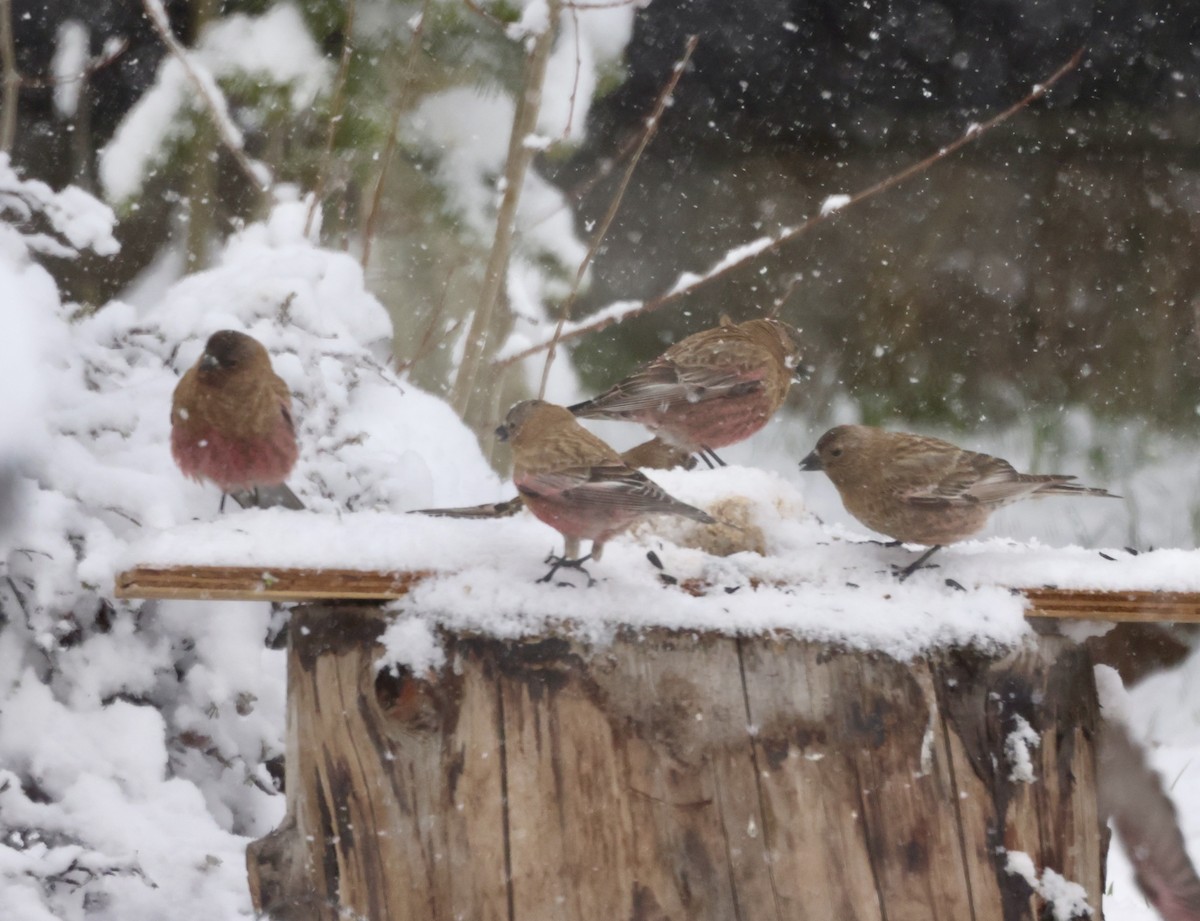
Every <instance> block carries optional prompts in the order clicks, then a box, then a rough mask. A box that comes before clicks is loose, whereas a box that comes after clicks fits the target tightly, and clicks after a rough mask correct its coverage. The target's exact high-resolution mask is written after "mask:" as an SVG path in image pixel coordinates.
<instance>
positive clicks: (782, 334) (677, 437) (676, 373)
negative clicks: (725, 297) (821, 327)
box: [570, 317, 807, 467]
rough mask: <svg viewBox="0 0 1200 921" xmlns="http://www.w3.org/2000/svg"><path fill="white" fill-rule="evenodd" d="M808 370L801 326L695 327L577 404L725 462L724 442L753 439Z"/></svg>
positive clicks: (585, 413) (580, 411) (581, 410)
mask: <svg viewBox="0 0 1200 921" xmlns="http://www.w3.org/2000/svg"><path fill="white" fill-rule="evenodd" d="M806 370H807V369H806V368H805V367H804V366H803V365H802V364H801V362H800V347H799V337H798V334H797V332H796V330H794V329H792V328H791V327H789V326H787V325H786V324H784V323H780V322H779V321H778V320H772V319H764V320H748V321H746V322H745V323H738V324H736V325H735V324H734V323H733V322H732V321H731V320H730V319H729V318H728V317H722V318H721V325H720V326H717V327H715V328H714V329H706V330H702V331H701V332H698V333H695V334H693V335H691V336H688V337H687V338H686V339H683V340H681V341H679V342H677V343H675V345H673V346H671V347H670V348H669V349H667V350H666V351H665V352H663V353H662V354H661V355H660V356H659V357H658V358H656V359H654V361H652V362H650V364H648V365H646V366H645V367H643V368H641V369H640V370H638V371H635V372H634V373H633V374H632V375H630V376H629V377H627V378H625V379H624V380H622V381H619V382H618V383H616V384H614V385H613V386H612V387H610V388H609V389H608V390H606V391H605V392H604V393H602V394H600V395H599V396H598V397H596V398H594V399H591V400H587V401H586V402H583V403H577V404H576V405H575V406H572V407H570V409H571V412H573V413H574V414H575V415H577V416H581V417H584V418H589V419H591V418H594V419H622V420H626V421H630V422H640V423H641V424H642V425H644V426H646V427H647V428H649V429H650V430H652V431H653V432H654V433H655V434H656V435H658V436H659V437H660V438H662V439H663V440H664V441H666V442H668V443H670V444H672V445H675V446H676V447H679V448H682V449H683V450H685V451H687V452H688V453H691V454H699V455H700V456H701V457H703V458H704V460H705V462H706V463H708V465H709V466H710V467H712V466H713V462H714V461H715V462H716V463H718V464H722V465H723V464H724V461H722V460H721V459H720V458H719V457H717V455H716V453H715V449H716V448H723V447H725V446H726V445H731V444H736V443H737V442H739V441H742V440H743V439H745V438H749V437H750V436H751V435H753V434H754V433H755V432H757V431H758V430H759V429H761V428H762V427H763V426H764V425H766V424H767V421H768V420H769V419H770V418H771V416H773V415H774V414H775V412H776V410H778V409H779V407H780V406H782V405H783V401H784V398H785V397H786V396H787V392H788V387H790V386H791V383H792V380H793V378H794V377H795V376H796V375H797V374H798V373H801V374H802V373H803V372H804V371H806Z"/></svg>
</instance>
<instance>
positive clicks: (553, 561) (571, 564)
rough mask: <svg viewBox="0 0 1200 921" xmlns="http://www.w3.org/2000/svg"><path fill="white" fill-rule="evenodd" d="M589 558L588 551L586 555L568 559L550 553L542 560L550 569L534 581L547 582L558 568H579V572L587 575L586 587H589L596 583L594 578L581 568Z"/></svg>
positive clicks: (564, 583) (566, 583)
mask: <svg viewBox="0 0 1200 921" xmlns="http://www.w3.org/2000/svg"><path fill="white" fill-rule="evenodd" d="M591 558H592V555H591V554H590V553H589V554H588V555H587V556H581V557H580V558H579V559H577V560H569V559H567V558H566V557H562V556H556V555H555V554H553V553H551V554H550V555H549V556H547V557H546V559H545V560H543V562H545V563H547V564H549V566H550V571H549V572H548V573H546V574H545V575H544V576H542V577H541V578H540V579H538V580H536V581H537V582H549V581H550V580H551V579H553V578H554V574H555V573H556V572H558V571H559V570H560V569H577V570H579V572H581V573H583V574H584V576H586V577H587V580H588V584H587V587H588V588H591V587H592V586H593V585H595V584H596V580H595V579H593V578H592V574H591V573H590V572H588V571H587V570H586V569H584V568H583V564H584V563H586V562H587V561H588V560H590V559H591ZM557 584H558V585H571V583H570V582H559V583H557ZM572 587H574V586H572Z"/></svg>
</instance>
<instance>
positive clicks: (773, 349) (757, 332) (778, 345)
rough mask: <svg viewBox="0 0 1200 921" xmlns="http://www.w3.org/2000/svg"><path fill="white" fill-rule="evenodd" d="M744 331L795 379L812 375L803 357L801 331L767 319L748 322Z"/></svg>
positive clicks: (743, 327) (744, 325) (743, 325)
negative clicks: (790, 372) (789, 371)
mask: <svg viewBox="0 0 1200 921" xmlns="http://www.w3.org/2000/svg"><path fill="white" fill-rule="evenodd" d="M741 328H742V330H743V331H744V332H745V333H746V335H748V336H749V337H750V338H751V339H753V340H754V341H755V342H757V343H759V344H760V345H762V346H763V347H764V348H766V349H767V350H768V351H770V353H771V354H772V355H774V356H775V358H776V359H777V360H778V361H779V362H780V363H781V364H782V365H784V367H786V368H788V369H789V370H791V371H792V373H793V374H794V376H795V377H797V378H805V377H808V376H809V375H810V374H812V368H811V367H810V366H809V365H806V364H805V363H804V361H803V359H802V357H801V346H800V330H798V329H796V328H795V327H794V326H789V325H788V324H787V323H783V322H781V321H779V320H776V319H775V318H774V317H765V318H762V319H758V320H747V321H746V322H745V323H742V324H741Z"/></svg>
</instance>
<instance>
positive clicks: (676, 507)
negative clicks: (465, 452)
mask: <svg viewBox="0 0 1200 921" xmlns="http://www.w3.org/2000/svg"><path fill="white" fill-rule="evenodd" d="M496 437H497V438H499V439H500V440H501V441H507V442H509V443H510V444H511V445H512V452H513V483H514V484H515V485H516V487H517V492H518V493H520V495H521V498H522V499H523V500H524V502H525V505H526V507H527V508H528V509H529V510H530V511H531V512H533V514H534V515H536V516H537V517H538V518H540V519H541V520H542V521H544V522H545V523H546V524H548V525H550V527H552V528H555V529H556V530H557V531H558V532H559V533H561V534H562V535H563V537H564V538H565V547H564V550H563V555H562V556H560V557H556V556H553V555H551V556H550V558H549V559H548V560H547V562H548V563H551V564H552V565H551V569H550V571H549V572H548V573H546V575H545V576H543V577H542V578H541V579H539V580H538V581H539V582H548V581H549V580H550V579H551V578H553V576H554V573H555V572H556V571H557V570H558V569H559V568H560V567H563V566H567V567H570V568H572V569H579V570H581V571H583V572H584V574H585V575H586V574H587V573H586V570H583V564H584V563H585V562H587V561H588V560H597V561H598V560H599V559H600V556H601V554H602V553H603V552H604V543H605V541H608V540H611V539H612V538H613V537H615V536H616V535H617V534H620V533H621V532H622V531H624V530H625V529H626V528H628V527H630V526H631V525H633V524H634V523H636V522H637V521H639V520H640V519H641V518H643V517H645V516H647V515H682V516H683V517H684V518H691V519H693V520H694V521H700V522H703V523H705V524H713V523H715V519H714V518H712V517H711V516H709V515H708V514H707V513H706V512H702V511H701V510H700V509H698V508H693V507H692V506H690V505H687V504H685V503H683V502H680V501H679V500H678V499H674V498H672V497H671V496H669V495H667V493H666V492H665V491H663V489H662V488H661V487H660V486H658V484H656V483H655V482H654V481H652V480H651V479H649V478H648V477H647V476H646V475H645V474H644V473H641V472H639V471H637V470H635V469H633V468H632V467H630V466H629V465H628V464H626V463H625V462H624V461H622V460H621V455H619V454H618V453H617V452H616V451H614V450H613V449H612V448H610V447H609V446H608V445H607V444H605V443H604V442H603V441H601V440H600V439H599V438H597V437H596V436H595V435H593V434H592V433H591V432H589V431H587V430H586V429H585V428H584V427H583V426H581V425H580V424H579V423H578V422H576V421H575V417H574V416H572V415H571V412H570V410H568V409H566V408H564V407H562V406H556V405H555V404H553V403H546V402H544V401H542V400H526V401H525V402H523V403H518V404H517V405H516V406H514V407H513V408H512V409H510V410H509V411H508V415H507V416H506V417H505V419H504V424H503V425H502V426H500V427H499V428H498V429H496ZM581 540H590V541H591V542H592V550H591V553H589V554H588V555H587V556H585V557H580V556H579V542H580V541H581ZM588 578H589V581H590V579H591V577H590V576H589V577H588Z"/></svg>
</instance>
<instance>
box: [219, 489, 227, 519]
mask: <svg viewBox="0 0 1200 921" xmlns="http://www.w3.org/2000/svg"><path fill="white" fill-rule="evenodd" d="M228 498H229V493H227V492H223V493H221V504H220V505H218V506H217V514H218V515H223V514H225V500H226V499H228Z"/></svg>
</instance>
